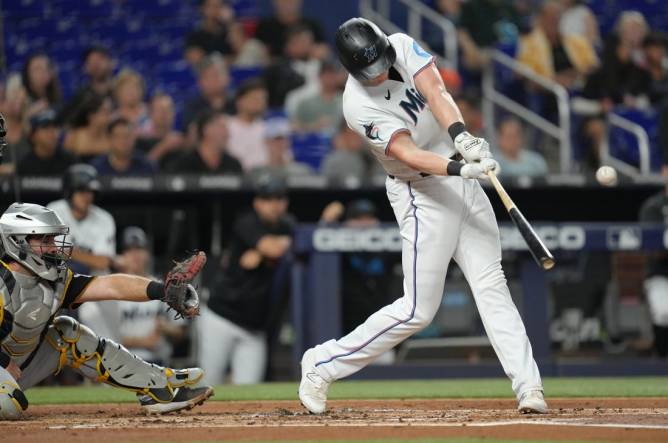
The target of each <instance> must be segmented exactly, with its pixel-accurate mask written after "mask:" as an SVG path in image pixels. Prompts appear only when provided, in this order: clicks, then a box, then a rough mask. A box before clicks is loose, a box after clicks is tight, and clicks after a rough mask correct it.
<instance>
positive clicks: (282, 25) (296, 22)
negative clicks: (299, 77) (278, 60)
mask: <svg viewBox="0 0 668 443" xmlns="http://www.w3.org/2000/svg"><path fill="white" fill-rule="evenodd" d="M301 10H302V0H274V13H275V15H274V16H272V17H266V18H264V19H262V20H260V23H259V24H258V25H257V30H256V31H255V37H257V39H258V40H260V41H261V42H262V43H264V44H265V45H266V46H267V48H268V49H269V52H270V54H271V55H272V56H274V57H276V56H280V55H281V54H282V53H283V48H284V47H285V43H286V40H287V35H288V30H289V29H290V28H293V27H295V26H305V27H307V28H308V29H309V30H310V31H311V33H312V34H313V39H314V40H315V41H316V42H317V45H316V47H315V48H314V49H315V51H316V54H313V55H314V56H316V57H318V58H320V56H322V55H323V54H324V53H326V52H327V49H326V44H325V43H324V33H323V31H322V26H321V25H320V23H319V22H317V21H315V20H311V19H308V18H304V17H302V12H301Z"/></svg>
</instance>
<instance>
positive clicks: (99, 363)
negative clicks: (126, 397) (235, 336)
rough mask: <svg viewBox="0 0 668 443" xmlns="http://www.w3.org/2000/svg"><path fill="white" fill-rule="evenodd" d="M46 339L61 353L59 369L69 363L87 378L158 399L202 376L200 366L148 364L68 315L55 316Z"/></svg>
mask: <svg viewBox="0 0 668 443" xmlns="http://www.w3.org/2000/svg"><path fill="white" fill-rule="evenodd" d="M47 340H48V341H49V343H50V344H51V346H53V347H54V348H55V349H57V350H58V351H59V352H60V360H59V364H58V371H60V369H62V367H63V366H65V365H67V366H71V367H73V368H75V369H78V370H79V371H80V372H81V373H82V374H83V375H84V376H86V377H88V378H90V379H93V380H97V381H99V382H103V383H107V384H109V385H112V386H116V387H119V388H125V389H129V390H132V391H135V392H137V393H138V394H145V395H148V396H150V397H152V398H154V399H155V400H156V401H159V402H169V401H171V400H172V398H173V397H174V389H175V388H178V387H180V386H185V385H192V384H196V383H197V382H198V381H199V380H200V379H201V378H202V375H203V373H202V370H201V369H199V368H193V369H183V370H179V371H175V370H173V369H170V368H163V367H162V366H158V365H154V364H151V363H147V362H145V361H144V360H142V359H141V358H139V357H137V356H136V355H134V354H132V353H131V352H130V351H128V350H127V349H126V348H124V347H123V346H121V345H119V344H118V343H115V342H114V341H112V340H109V339H106V338H101V337H98V336H97V334H95V332H93V331H92V330H91V329H90V328H88V327H87V326H85V325H83V324H81V323H79V322H78V321H76V320H75V319H73V318H71V317H67V316H61V317H56V318H55V319H54V321H53V326H52V327H51V328H50V330H49V333H48V334H47Z"/></svg>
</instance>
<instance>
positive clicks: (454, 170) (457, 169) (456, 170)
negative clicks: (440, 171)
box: [445, 160, 464, 177]
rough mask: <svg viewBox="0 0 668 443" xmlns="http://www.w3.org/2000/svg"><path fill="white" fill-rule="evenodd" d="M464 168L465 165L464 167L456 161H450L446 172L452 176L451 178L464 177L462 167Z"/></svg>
mask: <svg viewBox="0 0 668 443" xmlns="http://www.w3.org/2000/svg"><path fill="white" fill-rule="evenodd" d="M463 166H464V165H462V164H461V163H459V162H456V161H454V160H450V161H449V162H448V166H446V167H445V170H446V171H447V172H448V175H451V176H453V177H454V176H456V175H462V167H463Z"/></svg>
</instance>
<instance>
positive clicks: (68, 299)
mask: <svg viewBox="0 0 668 443" xmlns="http://www.w3.org/2000/svg"><path fill="white" fill-rule="evenodd" d="M94 278H95V277H92V276H90V275H82V274H74V275H73V276H72V280H71V281H70V284H69V285H68V286H67V290H66V292H65V298H64V299H63V307H64V308H68V309H76V308H78V307H79V306H81V303H76V300H77V298H79V296H80V295H81V294H82V293H83V292H84V290H85V289H86V287H87V286H88V285H89V284H90V282H91V281H93V279H94Z"/></svg>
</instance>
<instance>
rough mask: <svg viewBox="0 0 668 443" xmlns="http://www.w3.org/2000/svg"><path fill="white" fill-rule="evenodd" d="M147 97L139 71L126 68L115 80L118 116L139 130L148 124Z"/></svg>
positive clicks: (114, 96) (114, 88)
mask: <svg viewBox="0 0 668 443" xmlns="http://www.w3.org/2000/svg"><path fill="white" fill-rule="evenodd" d="M145 95H146V86H145V84H144V79H143V78H142V76H141V75H140V74H139V73H138V72H137V71H134V70H132V69H129V68H125V69H123V70H122V71H121V72H119V73H118V75H117V76H116V77H115V78H114V87H113V91H112V96H113V99H114V103H115V104H116V115H117V116H119V117H122V118H124V119H126V120H127V121H129V122H130V123H132V124H133V125H134V127H135V128H136V129H137V130H140V129H141V128H143V126H144V125H146V124H147V122H148V106H146V103H144V96H145Z"/></svg>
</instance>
